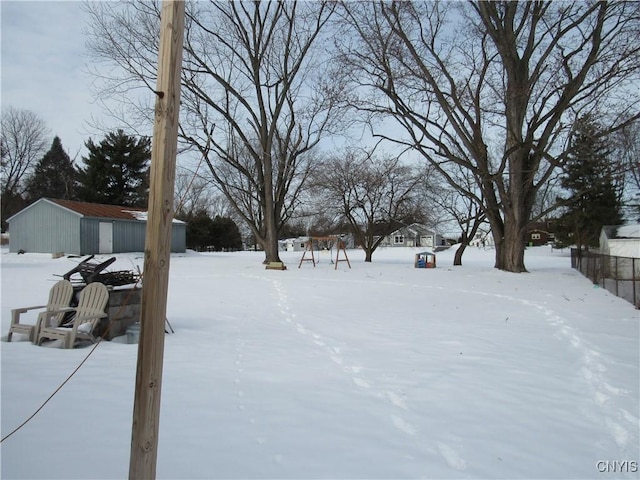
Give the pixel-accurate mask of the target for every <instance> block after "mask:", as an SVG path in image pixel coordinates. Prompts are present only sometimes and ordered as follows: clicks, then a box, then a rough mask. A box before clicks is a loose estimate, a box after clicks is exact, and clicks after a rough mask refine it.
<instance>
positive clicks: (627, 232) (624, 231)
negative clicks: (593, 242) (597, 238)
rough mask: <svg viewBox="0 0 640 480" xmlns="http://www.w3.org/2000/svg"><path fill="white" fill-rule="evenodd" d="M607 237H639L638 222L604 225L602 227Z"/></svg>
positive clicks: (639, 227) (639, 226)
mask: <svg viewBox="0 0 640 480" xmlns="http://www.w3.org/2000/svg"><path fill="white" fill-rule="evenodd" d="M602 230H604V233H605V235H606V236H607V238H609V239H613V238H617V239H623V238H635V239H640V223H636V224H632V225H606V226H604V227H602Z"/></svg>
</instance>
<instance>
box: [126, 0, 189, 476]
mask: <svg viewBox="0 0 640 480" xmlns="http://www.w3.org/2000/svg"><path fill="white" fill-rule="evenodd" d="M183 37H184V1H182V0H180V1H177V0H176V1H174V0H164V1H163V3H162V13H161V26H160V50H159V53H158V80H157V84H156V85H157V87H156V88H157V91H156V95H157V96H156V105H155V109H156V112H155V123H154V127H153V142H152V149H151V174H150V175H151V178H150V182H149V183H150V189H149V214H148V219H147V233H146V243H145V250H144V281H143V285H142V312H141V318H140V341H139V344H138V367H137V371H136V390H135V398H134V402H133V426H132V432H131V457H130V460H129V479H130V480H142V479H145V480H146V479H155V478H156V460H157V453H158V430H159V428H158V427H159V420H160V394H161V387H162V361H163V355H164V324H165V318H166V311H167V291H168V286H169V260H170V255H171V230H172V229H171V224H172V221H173V190H174V180H175V169H176V153H177V141H178V113H179V110H180V72H181V69H182V41H183Z"/></svg>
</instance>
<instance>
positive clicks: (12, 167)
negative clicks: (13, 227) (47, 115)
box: [0, 106, 49, 231]
mask: <svg viewBox="0 0 640 480" xmlns="http://www.w3.org/2000/svg"><path fill="white" fill-rule="evenodd" d="M1 129H2V138H1V139H0V142H1V143H0V152H1V161H0V167H1V170H0V172H1V174H2V186H1V190H0V193H1V194H2V201H1V204H2V206H1V209H2V230H3V231H4V230H5V228H6V223H5V222H6V220H7V218H8V217H10V216H11V215H13V214H14V213H16V211H18V210H19V209H20V208H21V207H22V196H23V193H24V190H25V188H26V185H25V184H24V180H25V179H26V176H28V174H29V173H31V171H32V170H33V168H34V166H35V164H36V163H37V161H38V160H40V158H42V156H43V155H44V153H45V152H46V150H47V147H48V142H49V140H48V135H49V129H48V128H47V126H46V124H45V122H44V120H42V119H41V118H40V117H38V116H37V115H36V114H35V113H33V112H31V111H29V110H18V109H16V108H13V107H10V106H9V107H7V108H6V109H5V110H3V112H2V127H1Z"/></svg>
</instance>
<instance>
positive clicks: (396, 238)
mask: <svg viewBox="0 0 640 480" xmlns="http://www.w3.org/2000/svg"><path fill="white" fill-rule="evenodd" d="M393 243H396V244H398V243H404V235H395V236H394V237H393Z"/></svg>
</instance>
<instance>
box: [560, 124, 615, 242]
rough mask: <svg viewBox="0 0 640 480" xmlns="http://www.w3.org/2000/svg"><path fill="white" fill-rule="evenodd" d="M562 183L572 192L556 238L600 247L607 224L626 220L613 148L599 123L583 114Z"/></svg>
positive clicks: (577, 127)
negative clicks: (615, 170)
mask: <svg viewBox="0 0 640 480" xmlns="http://www.w3.org/2000/svg"><path fill="white" fill-rule="evenodd" d="M570 149H571V153H570V154H569V156H568V160H567V163H566V166H565V176H564V178H563V180H562V186H563V188H565V189H566V190H568V191H569V192H570V197H569V198H568V199H567V200H568V203H569V207H568V210H567V212H566V213H565V214H564V215H563V216H562V217H561V218H560V220H559V225H558V230H557V232H556V237H558V238H559V240H560V241H561V242H562V243H565V244H574V245H576V246H577V247H578V248H579V249H581V248H582V247H586V248H587V249H588V248H589V247H597V246H598V242H599V237H600V231H601V229H602V227H603V226H604V225H618V224H620V223H621V222H622V213H621V212H622V208H621V204H620V199H619V196H618V194H617V191H616V187H615V183H614V176H613V173H614V172H613V171H612V170H613V169H612V163H611V161H610V158H609V155H610V148H609V146H608V144H607V140H606V138H604V137H603V136H602V135H601V133H600V129H599V127H598V125H597V123H596V122H594V121H593V120H592V119H591V118H590V117H588V116H586V117H582V118H580V119H579V120H578V123H577V124H576V129H575V134H574V136H573V138H572V140H571V143H570Z"/></svg>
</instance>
